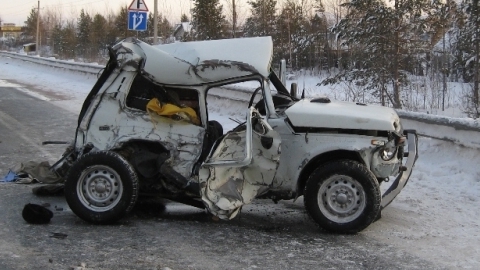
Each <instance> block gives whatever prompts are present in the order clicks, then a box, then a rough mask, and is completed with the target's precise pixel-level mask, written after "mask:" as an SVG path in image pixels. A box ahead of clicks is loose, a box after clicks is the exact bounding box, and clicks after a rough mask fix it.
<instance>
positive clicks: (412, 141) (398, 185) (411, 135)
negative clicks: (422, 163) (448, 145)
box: [381, 130, 418, 209]
mask: <svg viewBox="0 0 480 270" xmlns="http://www.w3.org/2000/svg"><path fill="white" fill-rule="evenodd" d="M404 134H405V135H406V136H407V143H408V151H406V152H405V154H404V157H406V158H407V159H406V161H404V162H405V163H404V165H403V166H402V171H401V172H400V173H399V174H398V176H397V178H395V181H393V183H392V185H391V186H390V187H389V188H388V189H387V191H385V193H384V194H383V195H382V203H381V209H383V208H385V207H387V206H388V205H389V204H390V203H391V202H392V201H393V199H395V197H397V195H398V194H400V191H402V189H403V188H404V187H405V185H406V184H407V182H408V179H409V178H410V175H411V174H412V169H413V166H414V165H415V162H416V161H417V158H418V136H417V132H416V131H415V130H405V131H404Z"/></svg>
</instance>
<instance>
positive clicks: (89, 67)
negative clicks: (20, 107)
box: [0, 52, 104, 74]
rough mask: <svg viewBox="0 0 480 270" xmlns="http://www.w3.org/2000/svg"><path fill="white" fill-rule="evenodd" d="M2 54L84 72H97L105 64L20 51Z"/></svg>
mask: <svg viewBox="0 0 480 270" xmlns="http://www.w3.org/2000/svg"><path fill="white" fill-rule="evenodd" d="M0 55H3V56H6V57H11V58H15V59H20V60H23V61H27V62H31V63H36V64H40V65H44V66H49V67H54V68H63V69H66V70H70V71H76V72H84V73H90V74H97V73H98V72H100V71H101V70H102V69H103V68H104V66H102V65H96V64H87V63H78V62H73V61H66V60H57V59H51V58H45V57H39V56H32V55H26V54H20V53H11V52H0Z"/></svg>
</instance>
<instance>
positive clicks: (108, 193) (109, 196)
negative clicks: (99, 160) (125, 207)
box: [77, 165, 123, 212]
mask: <svg viewBox="0 0 480 270" xmlns="http://www.w3.org/2000/svg"><path fill="white" fill-rule="evenodd" d="M77 194H78V197H79V199H80V202H81V203H82V204H83V206H85V207H86V208H88V209H89V210H92V211H95V212H105V211H108V210H110V209H112V208H114V207H115V206H116V205H117V204H118V202H119V201H120V198H121V197H122V194H123V184H122V181H121V179H120V176H119V175H118V173H117V172H116V171H115V170H114V169H112V168H110V167H108V166H104V165H95V166H90V167H88V168H86V169H85V170H84V171H83V172H82V174H81V175H80V179H79V181H78V182H77Z"/></svg>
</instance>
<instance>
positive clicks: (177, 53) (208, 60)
mask: <svg viewBox="0 0 480 270" xmlns="http://www.w3.org/2000/svg"><path fill="white" fill-rule="evenodd" d="M121 46H122V47H124V48H128V49H129V50H131V51H132V52H133V53H135V54H136V55H137V56H139V57H141V58H143V59H144V66H143V72H144V73H147V75H149V76H150V77H151V79H153V80H155V81H157V82H159V83H162V84H176V85H198V84H204V83H209V82H217V81H222V80H227V79H231V78H237V77H243V76H248V75H252V74H260V75H262V76H263V77H265V78H266V77H268V75H269V73H270V72H269V71H270V63H271V59H272V53H273V43H272V39H271V37H255V38H238V39H224V40H210V41H195V42H178V43H172V44H165V45H156V46H151V45H148V44H147V43H144V42H141V41H138V40H135V39H126V40H124V41H123V42H122V44H121Z"/></svg>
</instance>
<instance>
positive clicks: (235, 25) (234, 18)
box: [232, 0, 237, 38]
mask: <svg viewBox="0 0 480 270" xmlns="http://www.w3.org/2000/svg"><path fill="white" fill-rule="evenodd" d="M232 9H233V19H232V20H233V22H232V25H233V33H232V36H233V38H235V35H236V32H237V30H236V28H237V10H236V8H235V0H232Z"/></svg>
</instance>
